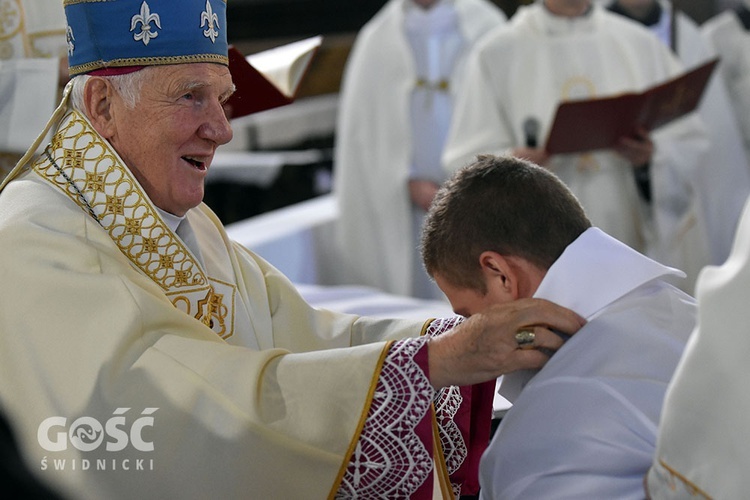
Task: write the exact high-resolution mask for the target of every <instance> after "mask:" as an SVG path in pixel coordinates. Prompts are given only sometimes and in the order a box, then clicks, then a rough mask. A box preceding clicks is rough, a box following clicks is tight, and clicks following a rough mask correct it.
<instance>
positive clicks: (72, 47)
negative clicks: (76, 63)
mask: <svg viewBox="0 0 750 500" xmlns="http://www.w3.org/2000/svg"><path fill="white" fill-rule="evenodd" d="M65 40H66V42H67V44H68V55H69V56H72V55H73V51H74V50H76V45H75V43H73V42H75V41H76V37H74V36H73V28H71V27H70V26H67V27H66V28H65Z"/></svg>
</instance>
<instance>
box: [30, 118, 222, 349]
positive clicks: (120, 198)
mask: <svg viewBox="0 0 750 500" xmlns="http://www.w3.org/2000/svg"><path fill="white" fill-rule="evenodd" d="M48 152H49V155H50V157H51V158H52V159H53V160H54V163H53V162H52V161H50V160H49V159H48V158H47V157H46V155H40V156H39V157H38V158H37V159H36V160H35V162H34V164H33V168H34V170H35V171H36V172H37V173H38V174H39V175H40V176H41V177H42V178H44V179H45V180H47V181H48V182H50V183H52V184H53V185H54V186H55V187H57V188H58V189H60V190H61V191H62V192H63V193H65V194H66V195H67V196H68V197H69V198H70V199H71V200H73V201H74V202H75V203H76V204H77V205H79V206H80V207H81V208H82V209H83V210H84V211H86V212H87V213H90V214H91V215H92V216H93V217H94V218H95V219H96V220H97V222H98V223H99V224H100V225H101V226H102V228H103V229H104V230H105V231H107V233H108V234H109V236H110V237H111V238H112V241H113V242H114V243H115V244H116V245H117V246H118V247H119V248H120V250H121V251H122V253H123V254H124V255H125V256H126V257H127V258H128V259H129V260H130V261H131V262H132V263H133V264H134V265H135V266H136V267H137V268H138V269H140V270H141V271H142V272H143V273H144V274H145V275H146V276H148V277H149V278H150V279H151V280H152V281H154V282H155V283H156V284H158V285H159V286H160V287H161V288H162V289H163V290H164V291H165V293H166V294H167V296H168V297H169V298H170V301H171V302H172V304H174V305H175V307H177V308H178V309H180V310H182V311H184V312H186V313H187V314H189V315H190V316H193V317H195V318H196V319H198V320H199V321H201V322H202V323H204V324H205V325H207V326H209V327H210V328H211V329H212V330H213V331H214V332H215V333H217V334H218V335H220V336H221V337H222V338H228V337H230V336H231V335H232V333H233V331H232V328H233V325H234V321H233V304H234V289H235V287H234V285H232V284H229V283H223V282H220V281H218V280H213V279H209V278H208V277H207V276H206V275H205V274H204V272H203V270H202V269H201V267H200V265H199V264H198V262H197V261H196V260H195V259H194V258H193V257H192V255H191V254H190V252H189V251H188V250H187V248H186V247H185V245H184V244H183V243H182V241H181V240H180V239H179V238H178V237H177V236H176V235H175V233H174V232H172V231H171V230H170V229H169V228H168V227H167V225H166V224H165V223H164V221H163V220H162V219H161V217H160V216H159V214H158V212H157V211H156V208H155V207H154V206H153V205H152V204H151V203H150V201H149V200H148V198H147V197H146V195H145V194H144V193H143V191H142V189H141V188H140V186H139V185H138V183H137V181H136V180H135V179H134V178H133V177H132V174H131V173H130V171H129V170H128V169H127V168H125V167H124V166H123V165H122V164H121V161H120V160H119V159H118V158H117V156H116V154H115V153H114V152H113V151H112V150H111V149H110V146H109V144H107V143H105V142H104V141H103V140H102V139H101V138H100V137H99V136H98V135H97V134H96V132H95V131H94V130H93V128H91V126H90V125H89V124H88V123H87V122H86V120H85V119H84V118H83V117H82V116H81V115H79V114H78V113H77V112H75V111H71V112H69V113H68V114H67V115H66V117H65V118H63V120H62V121H61V123H60V126H59V128H58V131H57V133H56V134H55V135H54V137H53V139H52V142H51V145H50V147H49V148H48ZM55 164H56V165H55ZM217 287H218V288H220V289H221V293H219V292H218V291H217Z"/></svg>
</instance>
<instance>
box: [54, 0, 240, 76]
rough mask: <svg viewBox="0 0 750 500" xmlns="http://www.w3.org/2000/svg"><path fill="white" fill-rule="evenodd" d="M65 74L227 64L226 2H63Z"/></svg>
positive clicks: (79, 0)
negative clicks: (66, 50) (68, 72)
mask: <svg viewBox="0 0 750 500" xmlns="http://www.w3.org/2000/svg"><path fill="white" fill-rule="evenodd" d="M63 4H64V6H65V16H66V18H67V22H68V26H67V41H68V60H69V67H70V76H75V75H79V74H84V73H91V72H92V71H102V70H104V71H108V70H109V71H113V72H117V71H118V68H120V69H125V68H132V67H142V66H154V65H162V64H181V63H200V62H211V63H218V64H224V65H228V64H229V62H228V58H227V25H226V0H64V2H63Z"/></svg>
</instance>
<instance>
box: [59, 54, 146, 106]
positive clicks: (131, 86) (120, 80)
mask: <svg viewBox="0 0 750 500" xmlns="http://www.w3.org/2000/svg"><path fill="white" fill-rule="evenodd" d="M151 69H153V67H150V66H149V67H145V68H143V69H141V70H139V71H134V72H133V73H126V74H124V75H111V76H105V77H103V78H106V79H107V80H109V81H110V82H111V83H112V84H113V86H114V88H115V90H116V91H117V93H118V94H119V96H120V97H121V98H122V100H123V101H124V102H125V106H127V107H128V108H129V109H133V108H135V105H136V104H138V101H139V100H140V99H141V88H142V87H143V82H144V81H145V80H146V77H147V76H148V75H149V71H150V70H151ZM89 78H91V76H90V75H78V76H75V77H73V79H72V80H71V81H72V89H71V91H70V104H71V106H73V109H75V110H77V111H80V112H81V113H84V114H86V107H85V106H84V102H83V89H84V88H85V87H86V82H87V81H88V80H89Z"/></svg>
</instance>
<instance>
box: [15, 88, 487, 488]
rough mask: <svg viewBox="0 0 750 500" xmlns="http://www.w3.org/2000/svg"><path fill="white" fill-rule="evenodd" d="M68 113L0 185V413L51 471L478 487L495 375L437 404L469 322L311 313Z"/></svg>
mask: <svg viewBox="0 0 750 500" xmlns="http://www.w3.org/2000/svg"><path fill="white" fill-rule="evenodd" d="M66 99H67V98H66ZM65 102H66V101H65V100H64V101H63V104H62V105H61V106H60V107H59V108H58V110H57V111H56V113H55V116H54V117H53V119H52V120H50V125H51V126H54V130H53V132H54V134H53V136H52V140H51V142H50V143H49V145H47V146H46V147H45V148H44V149H43V151H41V152H40V153H39V154H33V153H34V150H33V149H32V150H30V151H29V153H27V155H26V156H25V158H24V159H23V160H22V161H21V163H20V164H19V167H17V169H16V170H14V172H12V173H11V174H10V176H9V177H8V178H7V179H6V183H5V184H4V185H0V190H2V191H1V192H0V255H2V259H0V282H2V284H3V290H4V292H3V295H2V300H0V332H2V335H0V405H1V406H2V408H3V411H5V412H6V413H7V414H8V416H9V417H10V419H11V421H12V423H13V425H14V430H15V431H16V433H17V435H18V437H19V441H20V445H21V447H22V449H23V452H24V456H25V457H26V459H27V461H28V464H29V466H30V467H31V469H32V470H34V471H36V472H37V473H38V475H39V477H40V478H41V479H42V480H45V481H47V482H49V483H51V484H52V485H54V486H55V487H56V488H59V489H60V490H61V492H63V493H64V494H65V495H69V496H71V497H72V498H80V499H88V498H92V499H98V498H113V499H114V498H134V497H138V498H147V497H150V498H196V499H204V498H247V497H248V495H250V496H252V497H255V498H326V497H329V498H333V497H334V496H335V497H337V498H350V497H354V496H360V497H367V496H368V495H369V496H372V497H375V496H378V495H385V496H386V497H394V498H395V497H412V498H433V494H434V493H435V494H436V495H437V496H438V497H440V498H453V497H454V496H455V495H457V494H458V493H459V492H460V491H461V487H462V486H466V485H469V489H466V490H465V491H466V492H471V485H472V483H473V485H474V491H475V489H476V488H475V486H476V477H475V476H476V474H475V473H476V470H477V466H478V455H477V456H474V455H476V450H483V449H484V447H485V446H486V443H487V440H488V436H489V419H490V416H491V404H492V394H491V392H487V393H486V394H484V395H483V394H481V391H482V387H489V391H491V386H492V384H491V383H490V384H484V385H482V386H476V387H473V388H472V387H467V388H461V389H458V388H448V389H444V390H442V391H440V393H438V394H437V395H435V391H434V389H433V388H432V386H431V384H430V382H429V378H428V376H429V373H428V372H427V368H428V365H427V347H426V345H427V339H428V338H429V336H431V335H432V334H433V333H434V334H437V333H440V331H442V330H447V329H449V328H450V327H452V326H454V325H455V324H456V322H457V321H459V319H457V318H451V319H448V320H436V321H432V322H421V321H420V322H415V321H407V320H375V319H368V318H362V317H358V316H353V315H345V314H338V313H334V312H330V311H326V310H317V309H314V308H312V307H311V306H309V305H308V304H307V303H306V302H305V301H304V300H303V299H302V298H301V297H300V295H299V294H298V293H297V291H296V290H295V288H294V287H293V285H292V283H290V282H289V280H288V279H286V277H284V276H283V275H281V274H280V273H279V272H278V271H277V270H276V269H274V268H273V267H272V266H270V265H269V264H268V263H267V262H265V261H264V260H263V259H261V258H259V257H257V256H256V255H254V254H253V253H252V252H250V251H248V250H246V249H245V248H242V247H240V246H239V245H237V244H235V243H233V242H232V241H230V240H229V239H228V238H227V235H226V232H225V231H224V229H223V227H222V225H221V223H220V222H219V220H218V219H217V218H216V216H215V215H214V214H213V213H212V212H211V211H210V209H208V207H206V206H205V205H200V206H198V207H196V208H194V209H192V210H190V211H189V212H188V213H187V216H186V217H185V218H184V219H183V220H182V221H180V220H173V219H175V218H173V217H166V216H165V215H164V214H163V213H161V212H160V211H159V210H158V209H157V208H156V207H155V206H154V205H153V204H152V203H151V201H150V200H149V199H148V197H147V196H146V194H145V191H144V190H143V189H142V188H141V186H140V185H139V184H138V182H137V181H136V179H135V177H134V176H133V175H132V174H131V173H130V171H129V169H128V168H127V167H125V166H124V164H123V162H122V160H121V159H120V158H119V156H118V155H117V153H116V152H115V150H114V149H112V147H111V146H110V145H109V144H108V143H107V142H106V141H104V140H103V139H102V138H101V137H100V136H99V135H98V134H97V133H96V131H95V130H94V129H93V127H91V125H90V124H89V123H88V121H87V120H86V118H85V117H83V116H82V115H81V114H80V113H78V112H77V111H75V110H72V109H70V108H67V107H66V106H65ZM20 167H23V170H20ZM184 224H187V226H184ZM420 333H424V335H423V336H420ZM407 337H410V338H407ZM350 346H353V347H350ZM344 348H346V349H344ZM475 419H476V420H475ZM482 420H484V422H482ZM438 436H439V438H438ZM480 453H481V451H480ZM472 471H473V472H472ZM449 475H451V476H453V477H457V478H459V479H458V481H455V480H454V478H453V477H451V478H449ZM472 475H474V478H473V479H472ZM451 481H454V482H453V483H451Z"/></svg>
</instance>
